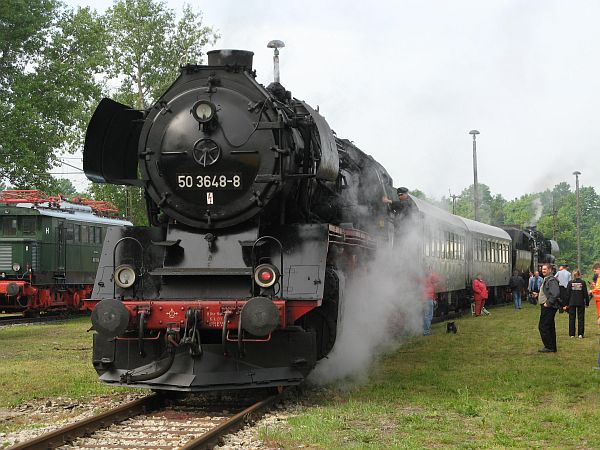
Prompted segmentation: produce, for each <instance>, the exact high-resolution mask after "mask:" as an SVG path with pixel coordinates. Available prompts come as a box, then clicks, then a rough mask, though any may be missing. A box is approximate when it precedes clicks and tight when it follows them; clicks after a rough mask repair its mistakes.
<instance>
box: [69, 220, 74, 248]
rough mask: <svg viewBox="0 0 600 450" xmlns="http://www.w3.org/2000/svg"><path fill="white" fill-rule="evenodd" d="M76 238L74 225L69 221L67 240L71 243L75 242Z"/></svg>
mask: <svg viewBox="0 0 600 450" xmlns="http://www.w3.org/2000/svg"><path fill="white" fill-rule="evenodd" d="M74 239H75V231H74V226H73V224H72V223H68V224H67V242H68V243H70V244H71V243H73V240H74Z"/></svg>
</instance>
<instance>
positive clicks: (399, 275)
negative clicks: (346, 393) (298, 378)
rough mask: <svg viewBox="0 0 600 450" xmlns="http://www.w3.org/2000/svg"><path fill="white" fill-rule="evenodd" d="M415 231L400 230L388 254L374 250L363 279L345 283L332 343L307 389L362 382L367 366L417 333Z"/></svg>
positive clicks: (419, 286) (419, 291) (419, 282)
mask: <svg viewBox="0 0 600 450" xmlns="http://www.w3.org/2000/svg"><path fill="white" fill-rule="evenodd" d="M416 229H417V227H416V226H411V224H410V220H409V221H405V222H404V223H403V224H402V230H401V233H402V234H401V235H399V236H398V235H397V236H396V242H395V244H394V248H393V249H390V248H380V249H379V250H378V251H377V253H376V256H375V259H374V260H373V261H371V262H369V264H368V270H366V271H365V272H364V273H361V274H358V273H355V274H353V278H352V279H347V280H346V287H345V291H344V292H343V293H342V297H343V301H342V305H341V308H342V317H341V323H339V324H338V337H337V340H336V343H335V346H334V348H333V350H332V352H331V353H330V354H329V356H328V357H327V358H325V359H323V360H321V361H320V362H319V363H318V365H317V367H316V368H315V370H314V371H313V372H312V374H311V376H310V380H311V381H312V382H313V383H328V382H331V381H334V380H337V379H340V378H344V377H350V378H351V379H352V380H353V381H362V380H364V379H366V375H367V373H368V371H369V368H370V365H371V364H372V363H373V361H374V360H375V359H376V358H377V357H378V356H379V355H380V354H382V353H383V352H385V351H390V350H391V349H393V348H395V347H396V346H397V345H398V344H399V343H401V342H402V339H403V338H406V337H407V336H411V335H417V334H421V333H422V332H423V307H424V302H423V301H422V298H423V288H424V283H423V276H424V275H425V274H424V272H423V270H422V268H421V267H420V266H419V263H418V261H420V253H421V251H420V248H417V246H418V245H420V244H419V240H418V239H417V232H416V231H411V230H416Z"/></svg>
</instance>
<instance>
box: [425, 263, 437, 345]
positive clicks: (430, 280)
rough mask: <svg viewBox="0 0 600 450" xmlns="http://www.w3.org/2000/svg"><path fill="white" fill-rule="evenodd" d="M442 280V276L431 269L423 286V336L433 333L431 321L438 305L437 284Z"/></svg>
mask: <svg viewBox="0 0 600 450" xmlns="http://www.w3.org/2000/svg"><path fill="white" fill-rule="evenodd" d="M439 281H440V277H439V276H438V275H437V274H436V273H435V272H434V271H432V270H431V269H429V273H428V274H426V275H425V280H424V286H423V302H424V303H423V307H424V311H423V336H429V335H430V334H431V321H432V320H433V311H434V310H435V307H436V306H437V300H436V295H435V290H436V286H437V284H438V283H439Z"/></svg>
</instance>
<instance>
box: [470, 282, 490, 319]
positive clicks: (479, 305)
mask: <svg viewBox="0 0 600 450" xmlns="http://www.w3.org/2000/svg"><path fill="white" fill-rule="evenodd" d="M487 298H488V290H487V286H486V285H485V283H484V282H483V280H482V279H481V274H480V273H478V274H477V276H476V277H475V279H474V280H473V300H475V316H480V315H481V311H482V309H483V310H485V308H484V305H485V301H486V300H487Z"/></svg>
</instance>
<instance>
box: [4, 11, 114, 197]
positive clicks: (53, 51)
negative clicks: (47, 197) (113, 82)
mask: <svg viewBox="0 0 600 450" xmlns="http://www.w3.org/2000/svg"><path fill="white" fill-rule="evenodd" d="M8 3H9V5H8V8H6V9H4V5H5V3H3V4H2V5H3V7H2V9H0V14H2V16H1V17H0V19H1V20H0V24H2V27H1V28H2V31H0V34H1V35H2V37H3V38H4V37H8V42H4V41H1V42H2V43H1V44H0V45H2V55H1V56H0V66H1V67H2V76H1V78H0V91H1V93H2V94H3V95H2V96H1V97H0V107H1V108H0V158H2V161H3V164H2V166H0V178H1V179H4V180H8V181H9V182H10V183H11V184H13V185H14V186H15V187H17V188H41V189H45V188H49V187H50V185H51V184H52V179H51V176H50V175H49V174H48V171H49V169H50V168H51V167H53V165H54V163H55V162H56V159H57V154H58V153H59V152H60V151H63V152H64V151H67V152H68V151H72V150H74V148H75V147H74V146H73V144H74V143H78V142H81V136H82V132H83V129H84V124H85V123H87V119H88V117H87V114H86V110H89V108H88V107H89V105H90V104H91V103H93V102H95V101H96V100H97V99H98V98H99V97H100V92H101V89H100V86H99V85H98V83H97V82H96V81H95V79H94V75H95V74H96V73H98V71H99V70H100V67H101V65H102V64H103V62H104V59H105V58H103V57H102V50H103V49H104V48H105V44H104V43H103V42H104V40H103V39H102V36H103V34H102V26H101V23H100V22H99V21H98V19H97V17H96V16H95V15H94V14H92V13H90V11H89V10H88V9H79V10H78V11H77V12H72V11H63V10H62V9H60V8H59V6H58V3H57V2H54V1H47V0H35V1H33V2H24V1H20V0H10V1H9V2H8ZM32 5H33V7H32ZM12 7H14V8H15V9H14V10H13V9H11V8H12ZM21 28H24V31H22V32H20V31H19V30H20V29H21ZM13 31H14V32H15V34H14V36H13V35H12V34H11V32H13Z"/></svg>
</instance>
